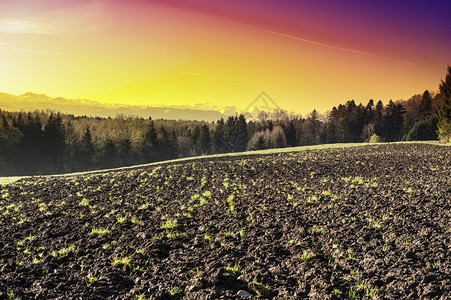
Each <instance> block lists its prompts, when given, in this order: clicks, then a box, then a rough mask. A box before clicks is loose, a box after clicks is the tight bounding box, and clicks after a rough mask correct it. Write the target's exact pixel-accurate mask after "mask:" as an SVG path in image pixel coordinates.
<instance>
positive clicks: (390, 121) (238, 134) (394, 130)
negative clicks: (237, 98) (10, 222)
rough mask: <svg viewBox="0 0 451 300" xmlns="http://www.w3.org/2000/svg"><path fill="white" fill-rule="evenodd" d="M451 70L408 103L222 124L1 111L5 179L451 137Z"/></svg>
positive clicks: (0, 158) (0, 161) (264, 115)
mask: <svg viewBox="0 0 451 300" xmlns="http://www.w3.org/2000/svg"><path fill="white" fill-rule="evenodd" d="M450 95H451V67H449V68H448V74H447V76H446V78H445V80H444V81H442V82H441V84H440V93H431V92H429V91H427V90H426V91H425V92H424V93H423V94H422V95H415V96H413V97H411V98H410V99H409V100H407V101H397V102H393V101H390V102H389V103H388V104H387V105H385V106H384V104H383V103H382V101H377V102H376V103H375V101H373V100H369V101H368V103H367V104H366V105H363V104H356V103H355V101H354V100H350V101H348V102H346V103H345V104H340V105H339V106H338V107H333V108H332V110H331V111H330V112H328V113H326V114H319V113H317V112H316V111H313V112H312V113H310V114H309V115H308V116H305V117H302V116H299V115H292V114H288V113H287V112H286V111H283V110H277V111H275V112H273V113H268V112H260V113H259V114H258V116H257V118H255V119H254V118H252V119H251V118H249V116H247V118H246V116H245V115H239V116H231V117H228V118H227V119H221V120H218V121H217V122H212V123H208V122H198V121H181V120H179V121H172V120H152V119H151V118H149V119H143V118H137V117H125V116H122V115H121V116H117V117H116V118H100V117H96V118H92V117H86V116H83V117H76V116H73V115H64V114H61V113H54V112H43V111H41V112H37V111H35V112H28V113H24V112H7V111H1V110H0V176H9V175H30V174H55V173H64V172H75V171H84V170H94V169H104V168H113V167H120V166H128V165H134V164H141V163H148V162H155V161H162V160H169V159H174V158H180V157H189V156H196V155H206V154H216V153H227V152H241V151H245V150H260V149H269V148H283V147H294V146H303V145H314V144H322V143H348V142H365V141H370V140H377V141H386V142H393V141H401V140H436V139H437V138H440V139H441V140H444V141H445V140H446V141H448V140H449V139H450V137H451V125H450V124H451V106H450V102H451V101H450V98H451V97H450Z"/></svg>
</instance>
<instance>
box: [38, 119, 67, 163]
mask: <svg viewBox="0 0 451 300" xmlns="http://www.w3.org/2000/svg"><path fill="white" fill-rule="evenodd" d="M43 139H44V145H45V151H44V154H45V156H46V162H47V163H48V170H49V171H50V172H55V171H56V172H61V171H62V170H63V158H64V147H65V140H66V137H65V128H64V124H63V118H62V116H61V114H60V113H58V114H56V115H55V114H53V113H51V114H50V116H49V119H48V120H47V124H46V125H45V127H44V136H43Z"/></svg>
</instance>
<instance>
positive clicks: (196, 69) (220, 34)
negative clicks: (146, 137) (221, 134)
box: [0, 0, 451, 113]
mask: <svg viewBox="0 0 451 300" xmlns="http://www.w3.org/2000/svg"><path fill="white" fill-rule="evenodd" d="M61 2H62V1H56V0H43V1H31V0H18V1H17V0H16V1H12V0H6V1H2V2H1V3H0V92H6V93H12V94H22V93H25V92H27V91H32V92H37V93H44V94H47V95H49V96H52V97H57V96H63V97H66V98H83V99H91V100H97V101H101V102H110V103H127V104H142V105H156V104H171V105H172V104H174V105H177V104H178V105H186V104H195V103H202V102H208V103H212V104H215V105H221V106H227V105H235V106H236V107H237V108H239V109H243V108H245V107H246V106H247V105H248V104H249V103H250V102H252V100H254V98H255V97H256V96H257V95H258V94H260V92H262V91H266V92H267V93H268V94H269V95H270V96H271V97H272V98H273V99H274V100H275V101H276V102H277V103H278V104H279V106H281V107H283V108H284V109H287V110H289V111H296V112H299V113H308V112H310V111H311V110H313V109H314V108H316V109H318V110H320V111H325V110H328V109H331V108H332V106H334V105H338V104H340V103H344V102H345V101H347V100H350V99H355V100H356V101H358V102H365V103H366V102H367V101H368V100H369V99H370V98H373V99H376V100H378V99H382V100H383V101H387V100H389V99H394V100H396V99H400V98H408V97H409V96H411V95H413V94H416V93H421V92H423V91H424V90H425V89H431V90H436V89H437V88H438V84H439V81H440V79H441V78H443V77H444V74H445V71H446V65H447V64H448V63H451V59H450V56H449V53H451V51H450V50H451V45H450V42H449V38H448V39H446V38H444V36H446V34H447V33H449V29H443V28H442V29H440V28H441V27H436V26H439V25H437V24H438V23H439V22H437V24H435V23H430V22H429V21H428V20H429V19H430V20H436V19H437V18H438V19H440V18H441V17H442V16H441V15H437V13H439V12H440V11H442V10H443V7H440V5H442V4H443V3H444V2H443V3H442V2H440V1H437V4H436V6H437V7H436V8H430V7H428V9H425V8H424V7H423V8H421V7H418V8H417V10H418V13H420V12H422V13H426V15H425V20H423V21H420V23H421V22H423V23H422V24H423V25H424V26H423V27H421V28H420V29H422V30H419V29H418V28H414V27H412V26H414V25H412V24H413V23H409V22H413V21H411V20H410V19H409V18H407V17H408V15H407V14H409V15H410V16H411V17H415V15H414V14H413V15H412V13H414V12H415V10H414V8H415V7H414V8H411V10H412V11H407V12H406V15H405V16H404V15H403V14H402V13H401V14H393V15H391V14H388V15H387V14H386V10H390V11H391V12H392V11H393V7H390V6H387V7H386V8H383V7H382V8H379V7H377V9H374V8H373V7H369V6H368V7H367V6H355V9H354V8H353V9H354V10H355V11H353V9H351V10H350V9H349V7H337V4H334V3H333V2H332V1H329V2H330V5H331V6H330V7H327V5H326V4H323V6H324V7H320V6H319V5H316V6H315V5H314V4H311V5H310V6H309V3H310V2H309V1H298V2H296V1H288V0H287V1H284V0H281V1H279V2H277V3H278V4H277V5H275V3H276V2H274V1H269V0H267V1H265V0H262V1H260V2H258V1H255V0H254V1H249V2H239V1H236V0H233V1H225V0H218V1H217V2H214V3H215V4H214V5H213V4H211V3H212V2H209V1H206V0H201V1H176V0H171V1H118V0H111V1H75V0H73V1H64V3H61ZM301 2H303V3H301ZM326 2H327V1H325V2H324V3H326ZM364 2H365V1H364ZM384 2H386V1H381V3H384ZM161 3H165V5H161ZM244 3H245V4H244ZM300 3H301V4H303V5H301V4H300ZM356 3H357V2H356ZM387 3H388V2H387ZM411 3H413V6H415V3H416V2H415V1H413V2H411ZM430 3H431V4H430V5H434V1H430ZM353 7H354V6H353ZM333 9H335V10H336V12H335V13H334V12H333ZM384 9H386V10H384ZM329 11H331V12H329ZM382 16H383V17H384V18H383V19H380V18H381V17H382ZM434 18H435V19H434ZM417 20H418V19H417ZM379 21H380V22H379ZM390 22H391V23H390ZM416 22H418V21H416ZM431 22H432V21H431ZM415 24H416V23H415ZM415 26H416V25H415ZM435 28H439V29H437V30H436V29H435ZM448 37H449V36H448Z"/></svg>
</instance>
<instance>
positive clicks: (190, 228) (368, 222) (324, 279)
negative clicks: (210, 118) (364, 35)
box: [0, 144, 451, 299]
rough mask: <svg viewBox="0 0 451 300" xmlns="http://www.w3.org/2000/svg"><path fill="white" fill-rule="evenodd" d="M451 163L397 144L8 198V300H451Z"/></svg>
mask: <svg viewBox="0 0 451 300" xmlns="http://www.w3.org/2000/svg"><path fill="white" fill-rule="evenodd" d="M450 253H451V151H450V148H449V147H442V146H438V145H427V144H392V145H376V146H365V147H352V148H345V149H329V150H319V151H306V152H299V153H285V154H275V155H260V156H246V157H235V158H230V157H229V158H214V159H205V160H196V161H191V162H184V163H174V164H164V165H160V166H151V167H143V168H137V169H131V170H122V171H113V172H107V173H95V174H86V175H77V176H63V177H35V178H29V179H23V180H21V181H18V182H15V183H11V184H8V185H3V186H0V298H10V299H14V297H21V298H22V299H52V298H58V299H72V298H73V299H103V298H113V299H116V298H117V299H136V298H138V299H148V298H151V299H177V298H183V299H216V298H221V297H222V298H224V299H229V298H239V297H240V296H238V292H239V291H241V292H240V295H241V294H243V293H244V292H243V291H246V292H247V293H249V294H251V295H253V296H256V297H259V298H287V299H298V298H312V299H343V298H345V299H359V298H360V299H370V298H373V299H396V298H398V299H399V298H410V299H421V298H423V299H431V298H435V299H450V298H451V276H450V274H451V255H450Z"/></svg>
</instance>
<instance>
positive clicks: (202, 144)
mask: <svg viewBox="0 0 451 300" xmlns="http://www.w3.org/2000/svg"><path fill="white" fill-rule="evenodd" d="M198 143H199V148H200V151H201V154H209V153H210V152H211V150H210V149H211V137H210V130H209V129H208V126H207V125H205V124H204V125H202V127H201V129H200V137H199V141H198Z"/></svg>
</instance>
